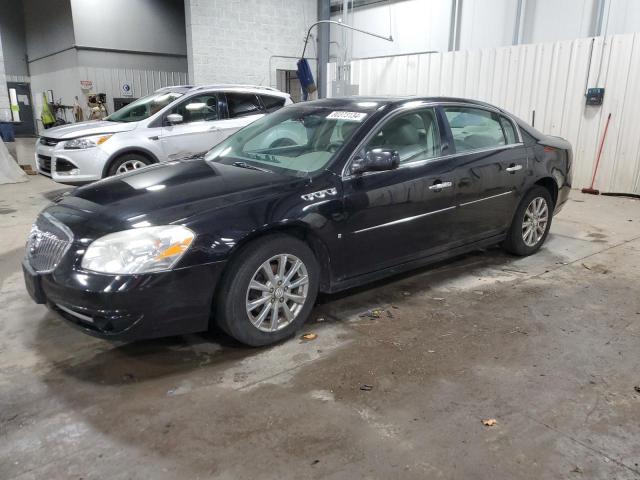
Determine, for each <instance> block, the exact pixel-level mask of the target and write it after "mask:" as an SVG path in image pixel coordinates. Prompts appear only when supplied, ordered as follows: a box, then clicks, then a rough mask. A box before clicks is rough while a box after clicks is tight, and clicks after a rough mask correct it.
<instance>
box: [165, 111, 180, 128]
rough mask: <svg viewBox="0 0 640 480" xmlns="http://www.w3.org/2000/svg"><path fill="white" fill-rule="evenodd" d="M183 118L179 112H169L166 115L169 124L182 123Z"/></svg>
mask: <svg viewBox="0 0 640 480" xmlns="http://www.w3.org/2000/svg"><path fill="white" fill-rule="evenodd" d="M183 120H184V119H183V118H182V115H180V114H179V113H170V114H169V115H167V122H169V123H170V124H171V125H176V124H178V123H182V121H183Z"/></svg>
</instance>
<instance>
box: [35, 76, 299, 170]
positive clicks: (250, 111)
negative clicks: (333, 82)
mask: <svg viewBox="0 0 640 480" xmlns="http://www.w3.org/2000/svg"><path fill="white" fill-rule="evenodd" d="M290 103H292V101H291V97H290V96H289V95H288V94H286V93H282V92H280V91H278V90H275V89H273V88H269V87H258V86H234V85H211V86H202V87H193V86H176V87H166V88H161V89H160V90H156V91H155V92H154V93H153V94H152V95H149V96H147V97H143V98H140V99H139V100H136V101H135V102H133V103H131V104H129V105H127V106H125V107H123V108H121V109H120V110H118V111H116V112H115V113H113V114H112V115H110V116H108V117H107V118H105V119H104V120H102V121H90V122H81V123H74V124H70V125H63V126H60V127H56V128H52V129H50V130H46V132H45V134H44V135H43V136H42V137H40V138H39V139H38V142H37V144H36V152H35V156H36V165H37V168H38V172H39V173H41V174H43V175H46V176H48V177H51V178H52V179H53V180H55V181H56V182H60V183H85V182H91V181H94V180H99V179H101V178H104V177H109V176H111V175H116V174H118V173H124V172H127V171H129V170H134V169H137V168H141V167H144V166H146V165H149V164H151V163H156V162H162V161H167V160H173V159H178V158H183V157H189V156H193V155H196V154H199V153H203V152H206V151H207V150H209V149H210V148H212V147H213V146H215V145H217V144H218V143H220V142H221V141H222V140H224V139H225V138H227V137H228V136H229V135H231V134H232V133H234V132H236V131H237V130H239V129H240V128H242V127H244V126H245V125H248V124H250V123H251V122H253V121H255V120H257V119H258V118H260V117H262V116H263V115H265V114H266V113H270V112H273V111H275V110H278V109H279V108H281V107H283V106H285V105H288V104H290Z"/></svg>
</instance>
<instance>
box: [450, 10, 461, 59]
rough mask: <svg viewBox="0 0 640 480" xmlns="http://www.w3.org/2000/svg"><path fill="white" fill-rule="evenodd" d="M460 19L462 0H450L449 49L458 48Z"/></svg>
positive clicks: (451, 50)
mask: <svg viewBox="0 0 640 480" xmlns="http://www.w3.org/2000/svg"><path fill="white" fill-rule="evenodd" d="M461 19H462V0H452V2H451V21H450V24H449V51H450V52H453V51H455V50H460V21H461Z"/></svg>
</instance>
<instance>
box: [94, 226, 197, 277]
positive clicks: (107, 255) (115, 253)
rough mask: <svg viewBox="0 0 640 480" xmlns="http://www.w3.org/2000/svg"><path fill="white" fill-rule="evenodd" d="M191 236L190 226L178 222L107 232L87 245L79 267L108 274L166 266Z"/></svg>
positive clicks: (187, 244)
mask: <svg viewBox="0 0 640 480" xmlns="http://www.w3.org/2000/svg"><path fill="white" fill-rule="evenodd" d="M194 238H195V234H194V233H193V232H192V231H191V230H189V229H188V228H187V227H182V226H180V225H166V226H160V227H145V228H134V229H131V230H124V231H122V232H117V233H110V234H109V235H105V236H104V237H101V238H99V239H97V240H95V241H93V242H92V243H91V245H89V248H87V251H86V252H85V254H84V257H83V258H82V268H84V269H86V270H92V271H94V272H99V273H109V274H134V273H149V272H159V271H162V270H169V269H171V268H172V267H173V266H174V265H175V264H176V263H177V262H178V260H180V258H181V257H182V255H183V254H184V252H186V251H187V249H188V248H189V246H190V245H191V242H193V239H194Z"/></svg>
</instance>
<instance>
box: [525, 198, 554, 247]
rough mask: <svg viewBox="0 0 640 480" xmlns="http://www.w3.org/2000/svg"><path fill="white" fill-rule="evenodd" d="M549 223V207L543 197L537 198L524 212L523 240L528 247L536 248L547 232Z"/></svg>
mask: <svg viewBox="0 0 640 480" xmlns="http://www.w3.org/2000/svg"><path fill="white" fill-rule="evenodd" d="M548 222H549V206H548V205H547V201H546V200H545V199H544V198H542V197H536V198H534V199H533V200H531V203H529V205H528V206H527V209H526V210H525V211H524V221H523V222H522V240H523V241H524V243H525V244H526V245H527V246H528V247H535V246H536V245H537V244H538V243H539V242H540V240H541V239H542V237H543V236H544V234H545V232H546V231H547V223H548Z"/></svg>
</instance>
